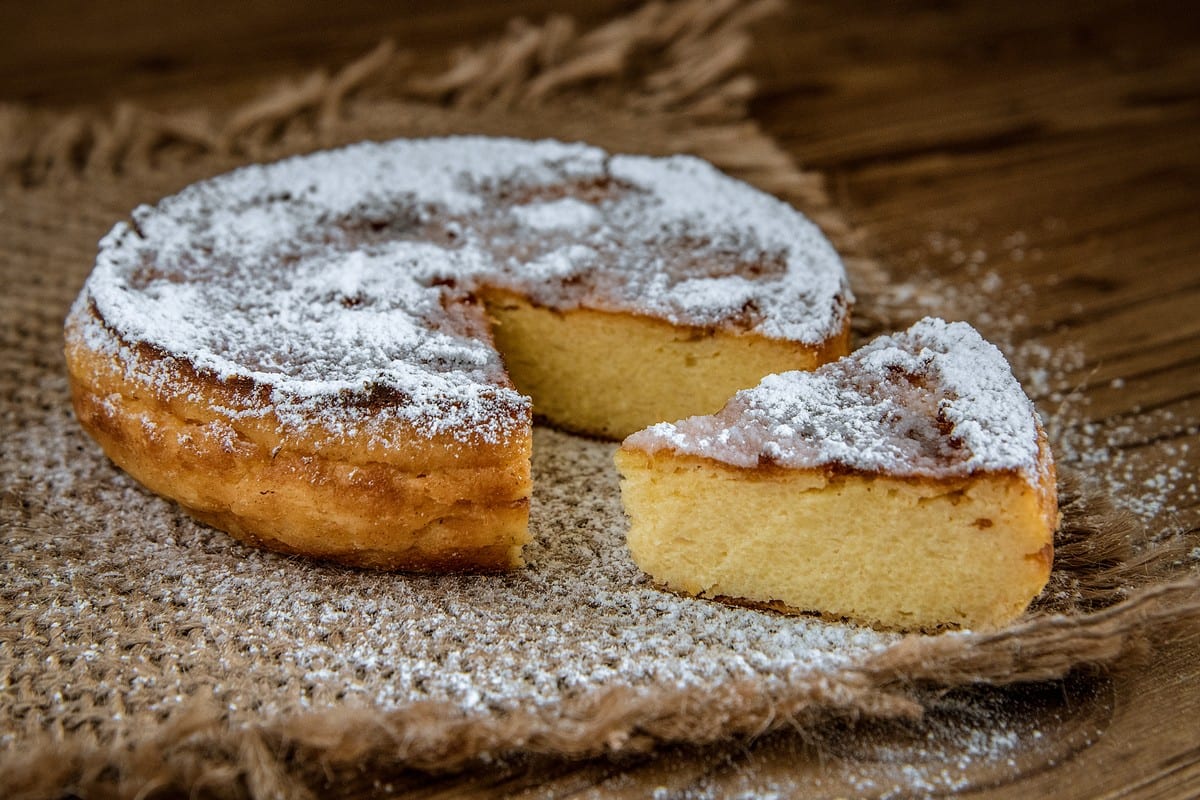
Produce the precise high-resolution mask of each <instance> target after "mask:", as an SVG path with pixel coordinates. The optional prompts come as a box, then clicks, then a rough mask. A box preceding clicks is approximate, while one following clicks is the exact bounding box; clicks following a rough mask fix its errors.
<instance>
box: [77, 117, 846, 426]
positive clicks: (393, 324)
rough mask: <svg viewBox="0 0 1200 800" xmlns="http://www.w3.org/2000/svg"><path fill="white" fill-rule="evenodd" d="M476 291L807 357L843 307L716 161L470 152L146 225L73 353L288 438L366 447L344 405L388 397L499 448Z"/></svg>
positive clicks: (248, 194) (332, 154) (400, 162)
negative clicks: (263, 417)
mask: <svg viewBox="0 0 1200 800" xmlns="http://www.w3.org/2000/svg"><path fill="white" fill-rule="evenodd" d="M481 283H484V284H492V285H498V286H502V287H505V288H512V289H516V290H518V291H522V292H523V293H525V294H528V295H529V296H531V297H532V298H533V299H534V300H535V301H536V302H539V303H542V304H544V305H547V306H550V307H553V308H571V307H577V306H580V305H587V306H591V307H596V308H604V309H609V310H620V311H636V312H639V313H643V314H652V315H658V316H660V317H662V318H665V319H668V320H670V321H672V322H675V323H678V324H692V325H704V326H722V325H725V326H733V327H735V328H736V329H738V330H753V331H757V332H759V333H762V334H764V335H767V336H772V337H780V338H788V339H794V340H798V341H804V342H812V343H817V342H821V341H823V340H824V339H825V338H827V337H828V336H829V335H831V334H832V333H834V332H836V331H838V330H840V329H841V327H842V325H843V324H844V320H845V315H846V313H847V307H848V303H849V300H850V295H849V291H848V289H847V286H846V282H845V275H844V271H843V269H842V266H841V263H840V261H839V260H838V257H837V255H836V253H834V251H833V249H832V248H831V247H830V245H829V244H828V242H826V241H825V239H824V238H823V237H822V236H821V235H820V233H819V232H818V231H817V230H816V228H815V227H814V226H812V225H811V224H810V223H808V222H807V221H806V220H804V219H803V217H801V216H800V215H799V214H798V213H797V212H795V211H794V210H792V209H791V208H790V207H789V206H787V205H785V204H783V203H781V202H779V201H777V200H775V199H773V198H770V197H769V196H767V195H764V194H762V193H761V192H758V191H757V190H754V189H752V188H750V187H749V186H746V185H745V184H742V183H740V182H738V181H734V180H733V179H731V178H728V177H726V176H724V175H722V174H721V173H719V172H718V171H717V170H715V169H714V168H712V167H711V166H709V165H707V164H705V163H704V162H701V161H698V160H696V159H690V158H670V159H651V158H644V157H633V156H613V157H610V156H608V155H607V154H606V153H604V152H603V151H601V150H598V149H596V148H593V147H588V146H585V145H580V144H563V143H559V142H552V141H543V142H524V141H519V140H513V139H487V138H479V137H458V138H447V139H430V140H397V141H393V142H388V143H383V144H376V143H364V144H360V145H355V146H352V147H348V148H344V149H342V150H335V151H329V152H323V153H316V154H313V155H309V156H304V157H299V158H293V159H288V160H285V161H281V162H278V163H276V164H271V165H267V166H251V167H247V168H244V169H240V170H237V171H235V172H232V173H229V174H227V175H223V176H220V177H218V178H214V179H212V180H209V181H204V182H202V183H198V184H195V185H193V186H191V187H188V188H187V189H185V190H184V191H182V192H180V193H179V194H177V195H174V196H172V197H169V198H166V199H165V200H163V201H161V202H160V203H159V204H157V205H156V206H154V207H149V206H142V207H140V208H138V209H136V210H135V211H134V213H133V219H132V221H131V222H130V223H120V224H118V225H117V226H116V227H114V228H113V230H112V232H111V233H110V234H109V235H108V236H106V237H105V238H104V240H103V241H102V242H101V247H100V254H99V256H98V258H97V262H96V267H95V270H94V272H93V274H92V276H91V278H90V279H89V280H88V283H87V286H86V287H85V289H84V292H83V294H82V295H81V296H80V299H79V301H78V302H77V304H76V306H75V310H74V312H73V315H72V316H73V319H74V320H75V323H76V324H75V325H73V326H72V335H78V336H81V337H83V339H84V341H85V343H86V344H87V346H88V347H90V348H91V349H93V350H98V351H101V352H112V353H114V354H119V355H120V356H121V358H122V361H123V362H124V363H127V364H130V365H131V368H132V369H133V370H135V371H138V372H139V373H140V377H142V378H143V379H146V380H149V381H151V382H152V383H154V384H155V385H157V386H158V387H159V388H160V389H161V390H162V391H164V392H170V391H171V388H170V387H171V381H172V379H173V374H172V372H171V370H170V369H169V368H166V367H164V365H163V364H161V363H158V362H156V361H155V360H154V359H150V358H142V357H139V355H138V348H137V347H136V346H137V345H143V344H145V345H151V346H153V347H154V348H156V349H157V350H158V351H160V352H162V353H166V354H168V355H170V356H175V357H179V358H183V359H185V360H186V361H187V362H188V363H189V364H190V365H192V366H194V367H195V368H197V369H198V370H199V371H201V372H202V373H204V374H209V375H212V376H214V377H216V378H217V379H218V380H221V381H226V382H231V381H234V380H235V379H245V378H248V379H250V380H251V381H252V382H253V384H254V385H255V386H258V387H264V388H265V389H266V390H268V392H269V405H270V407H271V408H272V410H273V411H274V413H276V414H277V415H278V416H279V418H280V419H281V420H282V421H283V422H284V424H285V425H292V426H296V427H303V426H305V425H306V424H309V423H310V422H311V421H314V420H316V421H319V422H320V423H321V424H322V425H324V426H325V427H326V428H327V429H329V430H331V431H333V432H335V433H338V434H340V433H350V432H357V431H358V430H359V429H360V428H361V426H362V425H363V424H365V423H364V421H363V420H362V419H361V415H360V414H356V413H352V412H351V411H348V410H347V404H346V403H344V402H340V401H339V400H338V398H346V397H358V396H366V395H371V394H373V393H378V392H380V391H384V392H388V393H391V394H393V395H394V396H397V397H398V398H400V401H399V402H397V403H394V404H391V405H390V406H389V407H388V408H386V409H384V410H382V411H381V412H380V413H382V414H383V415H384V417H385V419H382V420H377V421H376V424H377V425H382V424H383V423H384V422H386V421H387V419H386V418H387V417H393V418H394V417H398V418H401V419H403V420H405V421H407V422H409V423H412V424H413V425H416V426H417V427H418V429H419V430H433V429H443V430H449V431H453V430H455V429H456V428H458V427H461V426H466V427H469V428H471V429H472V431H473V435H478V434H480V433H482V435H484V436H486V437H487V438H488V439H490V440H494V439H496V438H503V437H504V436H506V435H507V434H508V433H511V430H513V429H515V428H514V426H519V425H521V424H523V421H524V420H526V419H527V418H528V416H529V408H528V400H527V399H526V398H523V397H522V396H521V395H519V394H518V393H517V392H515V391H514V390H513V389H512V388H511V387H510V385H509V384H508V381H507V378H506V377H505V375H504V371H503V365H502V364H501V361H500V358H499V356H498V354H497V353H496V352H495V351H494V349H493V348H492V347H491V345H490V343H489V342H488V341H487V340H488V335H487V333H486V322H485V320H484V318H483V315H482V312H481V311H480V310H479V309H478V308H477V307H476V306H474V305H473V301H472V292H473V290H474V289H476V288H477V287H478V286H479V285H480V284H481ZM228 411H229V413H230V414H233V415H237V414H260V413H262V412H263V407H262V405H261V404H259V403H255V402H248V404H247V405H245V406H239V407H238V408H234V409H229V410H228ZM501 418H507V419H509V420H510V421H509V422H508V423H505V422H502V421H497V420H499V419H501ZM480 426H484V427H483V428H481V427H480ZM487 426H491V427H490V428H487ZM485 428H486V429H485Z"/></svg>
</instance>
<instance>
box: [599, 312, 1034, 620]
mask: <svg viewBox="0 0 1200 800" xmlns="http://www.w3.org/2000/svg"><path fill="white" fill-rule="evenodd" d="M616 463H617V467H618V469H619V470H620V472H621V475H622V481H621V496H622V501H623V503H624V504H625V508H626V511H627V513H628V515H629V517H630V528H629V533H628V544H629V549H630V552H631V553H632V555H633V559H634V561H635V562H636V563H637V564H638V565H639V566H640V567H641V568H642V569H643V570H644V571H645V572H646V573H647V574H649V575H650V576H651V578H652V579H654V580H655V581H656V582H657V583H659V584H660V585H662V586H664V587H666V588H669V589H671V590H674V591H676V592H681V593H685V594H689V595H696V596H700V597H713V598H723V599H727V600H731V601H733V602H740V603H750V604H754V605H763V606H769V607H773V608H778V609H781V610H785V611H793V612H812V613H817V614H821V615H823V616H827V617H831V618H839V619H847V620H852V621H856V622H861V623H867V624H870V625H873V626H878V627H885V628H894V629H901V630H932V629H937V628H990V627H995V626H999V625H1002V624H1004V623H1006V622H1009V621H1011V620H1012V619H1014V618H1016V617H1017V616H1019V615H1020V614H1021V613H1022V612H1023V611H1024V610H1025V608H1026V607H1027V606H1028V604H1029V602H1030V601H1031V600H1032V599H1033V598H1034V597H1035V596H1036V595H1037V594H1038V593H1039V592H1040V591H1041V590H1042V588H1043V587H1044V586H1045V584H1046V581H1047V579H1048V577H1049V574H1050V566H1051V561H1052V558H1053V545H1052V537H1053V533H1054V530H1055V528H1056V526H1057V522H1058V510H1057V498H1056V485H1055V474H1054V463H1053V459H1052V457H1051V453H1050V450H1049V448H1048V447H1047V444H1046V437H1045V434H1044V432H1043V430H1042V427H1041V424H1040V421H1039V420H1038V417H1037V414H1036V412H1035V410H1034V408H1033V404H1032V403H1031V402H1030V401H1029V399H1028V398H1027V397H1026V396H1025V394H1024V392H1023V391H1022V390H1021V387H1020V385H1019V384H1018V383H1017V381H1016V379H1015V378H1014V377H1013V374H1012V372H1011V370H1010V368H1009V366H1008V363H1007V362H1006V361H1005V359H1004V357H1003V355H1002V354H1001V353H1000V351H999V350H997V349H996V348H995V347H994V346H993V345H991V344H989V343H987V342H986V341H984V340H983V339H982V338H981V337H980V336H979V334H978V333H977V332H976V331H975V330H974V329H973V328H971V327H970V326H968V325H966V324H964V323H950V324H948V323H945V322H943V321H941V320H938V319H928V318H927V319H924V320H922V321H920V322H918V323H917V324H915V325H914V326H912V327H911V328H909V329H908V330H907V331H905V332H903V333H898V334H895V335H892V336H884V337H881V338H879V339H876V340H875V341H874V342H872V343H871V344H869V345H868V346H866V347H864V348H862V349H860V350H858V351H856V352H854V353H853V354H852V355H850V356H847V357H845V358H842V359H841V360H839V361H836V362H833V363H830V364H827V365H825V366H822V367H820V368H818V369H817V370H815V371H813V372H799V371H793V372H787V373H783V374H780V375H771V376H768V377H766V378H764V379H763V381H762V382H761V383H759V384H758V385H757V386H756V387H754V388H753V389H749V390H744V391H741V392H738V393H737V394H736V395H735V396H734V397H733V398H732V399H731V400H730V402H729V403H728V405H726V406H725V407H724V408H723V409H722V410H721V411H720V412H719V413H717V414H715V415H710V416H694V417H691V418H688V419H683V420H681V421H678V422H674V423H660V424H657V425H654V426H652V427H650V428H648V429H646V430H643V431H640V432H638V433H635V434H633V435H632V436H630V437H628V438H627V439H626V440H625V441H624V443H623V444H622V446H621V448H620V449H619V450H618V452H617V454H616Z"/></svg>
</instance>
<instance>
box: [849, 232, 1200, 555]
mask: <svg viewBox="0 0 1200 800" xmlns="http://www.w3.org/2000/svg"><path fill="white" fill-rule="evenodd" d="M1064 224H1065V223H1063V221H1062V220H1058V219H1047V220H1042V222H1041V223H1040V224H1039V225H1038V226H1035V228H1036V229H1035V230H1033V231H1032V232H1026V231H1023V230H1018V231H1013V232H1011V233H1009V234H1007V235H1005V236H1003V237H1002V238H1001V239H1000V240H999V241H986V240H984V239H982V238H980V237H979V236H978V235H977V233H976V232H975V231H974V230H973V226H971V225H968V226H966V227H965V229H961V230H960V229H957V228H956V229H952V230H945V231H943V230H937V231H931V232H929V233H928V234H927V235H926V236H925V237H924V243H923V246H921V247H917V248H914V249H912V250H911V251H909V252H908V253H907V254H906V258H905V264H904V267H903V268H902V269H901V270H898V273H899V274H896V275H891V276H887V279H885V280H882V281H879V280H878V279H877V280H876V285H874V286H873V287H872V291H870V292H868V293H867V296H865V297H860V303H859V307H858V308H859V309H863V308H866V309H869V311H870V313H871V314H872V315H874V316H875V317H877V318H878V319H882V320H886V321H887V322H888V324H890V325H893V326H895V327H902V326H904V325H907V324H909V323H911V322H913V321H915V320H917V319H919V318H921V317H923V316H926V315H930V314H932V315H938V316H944V317H945V318H946V319H956V320H964V321H967V322H969V323H971V324H972V325H973V326H975V327H976V328H977V329H978V330H979V331H980V333H982V334H983V336H984V337H985V338H986V339H987V340H988V341H990V342H992V343H994V344H995V345H996V346H997V347H999V348H1000V350H1001V351H1002V352H1003V353H1004V355H1005V356H1006V357H1007V359H1008V361H1009V363H1010V364H1011V366H1012V369H1013V372H1014V373H1015V375H1016V377H1017V378H1018V380H1019V381H1020V382H1021V384H1022V386H1023V387H1024V389H1025V391H1026V392H1027V393H1028V395H1029V397H1030V398H1031V399H1032V400H1033V401H1034V403H1035V404H1036V406H1037V407H1038V410H1039V411H1040V413H1041V418H1042V421H1043V423H1044V425H1045V428H1046V433H1047V436H1048V438H1049V441H1050V444H1051V449H1052V450H1053V453H1054V459H1055V462H1056V463H1057V464H1058V465H1059V466H1060V467H1066V468H1069V469H1072V470H1074V472H1075V474H1077V475H1078V476H1079V477H1080V478H1081V479H1082V480H1083V481H1084V484H1085V487H1086V488H1087V489H1088V490H1089V491H1093V492H1096V493H1098V494H1100V495H1103V496H1105V497H1108V498H1111V500H1112V502H1113V503H1114V505H1116V506H1117V507H1118V508H1120V509H1123V510H1125V511H1128V512H1130V513H1131V514H1133V515H1134V516H1135V517H1136V518H1137V519H1138V520H1139V521H1140V522H1141V523H1143V524H1144V525H1145V526H1146V527H1147V529H1148V530H1150V531H1151V532H1152V533H1151V535H1150V536H1149V537H1148V540H1147V542H1146V544H1155V543H1157V542H1159V541H1161V540H1164V539H1168V538H1171V537H1174V536H1177V535H1179V534H1180V533H1186V532H1187V531H1195V530H1196V529H1197V528H1200V475H1198V474H1197V468H1196V464H1197V461H1196V456H1195V447H1197V446H1200V444H1198V443H1200V417H1196V416H1195V415H1194V414H1191V415H1189V414H1188V413H1187V412H1186V408H1187V406H1186V405H1184V406H1183V407H1182V408H1183V409H1184V410H1182V411H1177V410H1172V409H1169V408H1164V409H1149V410H1143V409H1142V408H1140V407H1138V406H1134V407H1132V408H1127V409H1126V408H1123V404H1122V403H1120V401H1119V399H1118V400H1117V401H1116V402H1110V403H1108V405H1109V406H1110V407H1116V408H1123V410H1122V411H1121V412H1120V413H1109V414H1098V413H1096V412H1095V411H1094V410H1093V405H1094V404H1095V398H1094V396H1095V395H1097V394H1098V393H1119V392H1121V391H1122V390H1123V389H1124V388H1125V381H1124V380H1122V379H1119V378H1117V379H1112V380H1111V382H1108V383H1107V385H1105V386H1102V387H1097V386H1094V385H1090V384H1093V383H1094V382H1095V381H1094V380H1093V374H1094V373H1095V372H1096V371H1097V370H1098V369H1099V368H1101V367H1103V366H1104V363H1103V361H1102V360H1098V359H1097V358H1096V357H1094V356H1092V355H1091V354H1089V353H1087V352H1085V350H1084V348H1083V347H1082V346H1081V344H1080V343H1079V342H1078V340H1077V339H1075V338H1073V337H1072V336H1071V335H1070V332H1069V331H1053V332H1045V331H1039V330H1038V328H1037V327H1036V326H1034V325H1033V320H1032V319H1031V313H1032V314H1035V315H1036V312H1031V311H1030V308H1029V307H1030V306H1031V305H1032V303H1033V301H1034V300H1035V299H1036V297H1035V296H1036V293H1037V289H1035V287H1033V286H1031V285H1029V284H1028V283H1025V282H1023V281H1022V280H1021V279H1019V278H1013V277H1004V275H1005V274H1006V273H1007V272H1008V271H1009V269H1010V268H1016V267H1019V266H1020V265H1022V264H1029V263H1032V264H1042V263H1044V259H1045V254H1044V252H1043V251H1042V249H1040V248H1039V247H1037V246H1036V242H1037V239H1038V237H1039V235H1040V234H1042V233H1045V230H1050V231H1054V230H1058V229H1060V228H1061V227H1062V226H1063V225H1064ZM1041 229H1045V230H1041ZM1053 280H1054V277H1053V274H1051V277H1050V281H1049V283H1050V285H1053ZM856 291H858V293H859V294H860V295H863V294H864V292H863V291H862V289H861V288H860V287H859V285H858V283H857V282H856ZM881 332H886V331H879V330H872V331H869V335H873V334H875V333H881ZM1191 560H1192V561H1193V562H1197V563H1200V547H1198V548H1196V549H1195V550H1194V551H1193V554H1192V556H1191Z"/></svg>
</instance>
